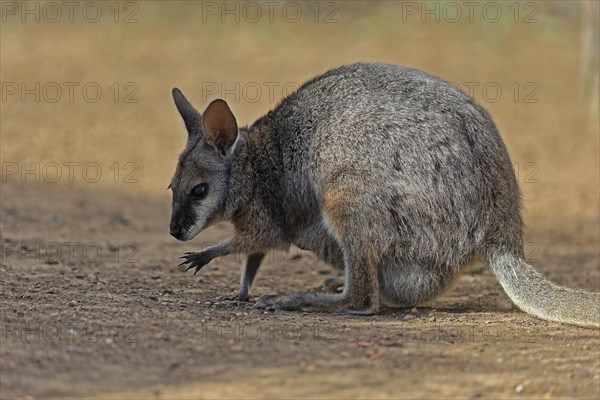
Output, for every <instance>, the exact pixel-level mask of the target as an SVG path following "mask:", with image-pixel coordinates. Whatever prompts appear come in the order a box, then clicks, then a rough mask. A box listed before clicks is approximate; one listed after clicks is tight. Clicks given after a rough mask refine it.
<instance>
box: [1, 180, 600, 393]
mask: <svg viewBox="0 0 600 400" xmlns="http://www.w3.org/2000/svg"><path fill="white" fill-rule="evenodd" d="M1 200H2V203H1V209H0V212H1V214H0V216H1V225H0V228H1V231H2V265H1V267H0V272H1V274H0V299H1V301H0V312H1V314H2V323H1V326H0V327H1V342H0V344H1V350H0V365H1V372H2V373H1V377H0V383H1V397H2V399H9V398H28V397H34V398H42V397H80V396H84V395H87V396H92V397H108V398H119V399H122V398H157V397H158V398H239V397H244V398H259V397H260V398H263V397H269V398H433V397H436V398H437V397H443V398H478V397H482V398H500V397H502V398H514V397H523V398H561V397H562V398H599V397H600V391H599V385H600V360H599V354H600V336H599V333H598V331H595V330H589V329H582V328H577V327H571V326H566V325H561V324H555V323H549V322H545V321H540V320H538V319H535V318H533V317H530V316H528V315H526V314H524V313H522V312H520V311H519V310H517V309H516V308H515V307H514V306H513V305H512V304H511V302H510V301H509V300H508V297H507V296H506V295H505V294H504V293H503V292H502V289H501V288H500V286H499V285H498V283H497V282H496V281H495V279H494V278H493V276H491V275H490V274H489V273H487V272H481V273H474V274H470V275H465V276H464V277H463V278H462V279H461V280H460V282H459V283H458V285H457V287H456V288H455V289H454V291H452V292H451V293H448V294H447V295H446V296H444V297H443V298H440V299H439V300H437V301H435V302H434V303H433V304H431V305H430V306H427V307H419V308H416V309H412V310H408V309H395V310H392V309H389V310H385V311H384V312H383V313H382V314H381V315H378V316H375V317H353V316H346V315H324V314H300V313H288V312H279V311H277V312H265V311H261V310H252V309H251V305H252V303H236V302H228V301H219V300H217V297H218V296H219V295H223V294H229V293H230V292H233V291H234V290H235V289H236V288H237V282H238V277H239V269H238V260H235V259H234V258H226V259H218V260H215V261H214V262H213V263H212V264H210V265H209V266H207V267H206V268H205V269H204V270H203V271H201V273H200V274H199V275H198V276H196V277H193V276H192V274H191V273H187V274H186V273H182V272H180V271H179V270H178V269H177V268H176V267H175V265H176V263H177V257H178V256H179V255H181V254H182V253H183V252H185V251H189V250H194V249H198V248H199V247H202V246H203V245H204V243H208V242H214V241H218V240H220V239H223V238H224V237H227V236H228V234H229V232H230V228H229V227H228V226H227V225H219V226H216V227H213V228H211V229H209V230H207V231H206V232H204V233H202V234H201V235H200V236H199V237H198V238H197V239H195V240H194V241H192V242H188V243H179V242H177V241H175V240H174V239H172V238H171V237H170V236H169V235H168V234H167V225H168V218H169V212H170V206H169V199H168V198H167V197H166V196H165V197H143V196H140V195H122V194H121V195H117V194H112V193H106V192H102V191H89V190H85V189H82V188H80V187H77V186H69V185H51V184H39V185H32V184H22V183H18V182H14V181H9V182H7V183H5V184H3V185H2V197H1ZM596 223H597V221H596ZM591 225H594V224H593V223H592V224H591ZM585 237H586V235H585V232H582V235H581V236H579V237H577V238H573V237H570V236H565V235H564V234H561V233H560V232H558V231H545V232H529V233H528V236H527V238H528V240H530V241H532V242H535V243H544V244H545V245H543V246H540V250H539V251H538V252H537V253H536V254H534V255H535V257H534V260H532V262H534V263H535V264H536V265H538V267H539V269H540V270H542V271H543V272H544V273H545V274H547V275H548V276H549V277H550V278H552V279H553V280H555V281H557V282H560V283H562V284H565V285H569V286H573V287H575V286H576V287H582V288H586V289H589V290H596V291H598V290H600V285H599V275H600V270H599V267H598V266H599V262H600V257H599V252H598V243H596V242H595V241H594V240H585V239H582V238H585ZM589 237H590V238H593V237H595V235H594V234H591V235H589ZM574 244H575V245H574ZM59 248H60V249H61V250H60V254H59V253H58V251H57V250H58V249H59ZM98 253H100V254H98ZM332 274H334V271H333V270H332V269H331V268H329V267H328V266H326V265H324V264H321V263H318V262H315V261H314V259H313V258H312V256H311V255H310V254H309V253H301V252H299V251H294V250H292V251H291V252H290V253H289V254H277V253H276V254H273V255H271V258H270V259H269V262H268V263H267V264H266V265H264V266H263V268H262V269H261V271H259V275H258V277H257V281H256V283H255V286H254V288H253V296H254V297H256V296H259V295H262V294H272V293H278V292H284V291H290V290H301V289H305V288H315V290H322V289H321V288H320V287H321V285H322V283H323V281H324V280H325V279H326V278H327V277H330V276H332Z"/></svg>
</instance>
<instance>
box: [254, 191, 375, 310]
mask: <svg viewBox="0 0 600 400" xmlns="http://www.w3.org/2000/svg"><path fill="white" fill-rule="evenodd" d="M346 198H347V197H346V196H344V195H343V194H342V193H340V192H339V191H335V192H333V193H332V192H330V193H328V194H326V196H325V201H324V210H323V214H324V218H325V222H326V224H327V225H328V227H329V230H330V231H331V234H332V236H333V237H334V238H335V240H337V242H338V243H339V244H340V248H341V250H342V253H343V254H344V272H345V286H344V291H343V292H342V293H341V294H333V295H332V294H323V293H313V292H297V293H289V294H284V295H279V296H263V297H261V298H260V299H259V300H258V302H257V303H256V304H255V307H256V308H265V307H268V306H272V307H274V308H276V309H281V310H290V311H292V310H297V311H305V312H351V313H353V314H361V315H371V314H375V313H377V312H378V311H379V281H378V277H377V263H378V259H377V257H376V256H375V254H377V253H376V251H374V249H371V248H370V247H369V241H368V240H367V239H366V238H363V237H362V236H361V235H360V232H364V231H365V229H364V224H363V223H362V222H361V219H360V218H361V217H360V215H359V214H357V213H356V212H352V210H353V208H352V205H353V204H349V202H347V201H346V200H345V199H346ZM349 200H350V201H352V202H354V201H355V200H356V199H352V198H349Z"/></svg>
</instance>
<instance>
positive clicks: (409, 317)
mask: <svg viewBox="0 0 600 400" xmlns="http://www.w3.org/2000/svg"><path fill="white" fill-rule="evenodd" d="M402 319H403V320H405V321H410V320H411V319H415V316H414V315H410V314H406V315H405V316H404V318H402Z"/></svg>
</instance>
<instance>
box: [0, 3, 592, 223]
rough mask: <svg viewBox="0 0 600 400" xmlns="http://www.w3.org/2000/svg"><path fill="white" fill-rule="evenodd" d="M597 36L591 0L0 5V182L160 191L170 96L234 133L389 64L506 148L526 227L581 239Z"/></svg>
mask: <svg viewBox="0 0 600 400" xmlns="http://www.w3.org/2000/svg"><path fill="white" fill-rule="evenodd" d="M56 4H58V5H59V6H58V7H57V6H56ZM598 37H599V33H598V3H597V2H596V1H587V2H585V1H584V2H562V1H559V2H521V3H510V4H508V3H504V2H485V1H484V2H475V3H474V5H471V6H466V5H464V4H462V3H457V2H444V1H437V2H392V1H389V2H376V1H375V2H374V1H352V2H350V1H349V2H328V1H323V2H306V3H303V2H285V1H280V2H275V3H273V4H271V5H270V3H261V2H250V3H244V2H187V1H181V2H177V1H174V2H168V4H167V2H160V1H157V2H120V3H98V2H91V3H85V2H78V3H77V6H75V7H73V8H72V9H70V8H69V7H66V6H64V5H60V3H43V2H41V3H40V2H31V3H21V2H3V3H2V27H1V46H2V49H1V71H0V76H1V81H2V103H1V117H2V118H1V120H0V131H1V135H2V136H1V145H2V146H1V157H2V162H3V180H5V179H12V178H15V177H16V178H17V179H21V180H26V181H33V180H34V179H35V173H33V174H30V175H27V176H21V173H22V172H24V171H25V170H26V169H27V168H30V169H34V170H35V168H38V178H39V179H40V180H42V181H44V180H46V181H55V180H56V181H57V183H65V184H71V183H74V184H81V185H87V186H90V187H91V188H93V189H95V190H96V189H97V190H119V191H122V190H133V191H144V192H147V193H149V194H152V195H154V194H156V195H162V196H165V195H167V193H166V191H165V187H166V185H167V183H168V182H169V179H170V177H171V175H172V173H173V171H174V166H175V162H176V158H177V156H178V154H179V152H180V151H181V150H182V148H183V146H184V144H185V132H184V130H183V128H182V124H181V122H180V120H179V116H178V115H177V114H176V111H175V108H174V106H173V104H172V100H171V96H170V89H171V88H172V87H173V86H178V87H180V88H182V90H183V91H184V93H186V95H187V96H188V97H189V98H190V99H191V100H192V101H193V102H194V103H195V105H196V106H197V108H199V109H203V108H204V107H205V106H206V104H207V103H208V102H210V100H212V99H214V98H217V97H222V98H225V99H226V100H227V101H228V102H229V103H230V105H231V107H232V109H233V111H234V112H235V114H236V116H237V118H238V122H239V123H240V125H242V124H249V123H252V122H253V121H254V120H255V119H257V118H258V117H260V116H261V115H262V114H264V113H266V112H267V111H268V110H269V109H271V108H272V107H273V106H274V105H276V103H277V102H278V101H279V100H280V99H281V98H282V97H283V96H285V94H286V93H288V92H290V91H292V90H293V89H295V88H297V87H298V86H299V85H300V84H301V83H302V82H303V81H305V80H307V79H309V78H311V77H313V76H315V75H317V74H319V73H322V72H324V71H326V70H327V69H330V68H333V67H336V66H339V65H342V64H347V63H352V62H358V61H364V62H386V63H393V64H399V65H404V66H409V67H413V68H418V69H422V70H424V71H427V72H430V73H432V74H434V75H437V76H440V77H442V78H444V79H446V80H448V81H451V82H453V83H454V84H455V85H457V86H459V87H460V88H461V89H463V90H464V91H465V92H467V93H469V94H471V95H472V96H473V97H475V99H476V100H478V101H479V102H480V103H481V104H482V105H483V106H485V107H486V108H487V109H488V110H489V111H490V113H491V115H492V116H493V117H494V119H495V121H496V123H497V125H498V127H499V129H500V132H501V134H502V135H503V137H504V140H505V141H506V143H507V145H508V148H509V151H510V154H511V157H512V160H513V162H514V163H515V169H516V171H517V174H518V176H519V180H520V183H521V187H522V189H523V193H524V200H525V210H526V221H527V223H528V225H537V224H543V223H545V222H544V221H548V220H552V223H553V224H554V223H556V222H555V220H560V219H563V217H564V220H565V222H567V221H568V224H567V225H568V226H570V227H571V228H570V229H577V228H576V227H577V223H584V222H578V221H579V220H581V221H586V220H587V221H594V220H597V217H598V209H599V190H598V189H599V186H598V182H599V176H598V170H599V168H598V165H599V158H598V157H599V155H598V154H599V150H598V143H599V141H598V137H599V136H598V132H599V125H598V114H599V113H598V92H599V90H598V85H599V83H598V69H599V64H598V48H599V44H598ZM6 163H9V164H6ZM35 163H39V166H38V167H36V166H35ZM49 163H50V164H49ZM52 163H58V164H59V165H60V172H61V173H62V176H61V177H60V178H58V179H55V176H56V170H57V168H56V165H54V164H52ZM65 163H67V165H65ZM68 163H73V164H68ZM77 163H79V164H78V165H77ZM88 163H93V165H88ZM96 164H97V165H96ZM15 168H16V169H17V170H16V171H15ZM44 168H46V170H44ZM69 168H72V169H71V170H69ZM98 170H100V173H101V175H102V176H101V177H100V178H99V179H96V175H97V172H98ZM69 172H72V174H71V175H72V179H68V178H69V176H68V173H69ZM88 175H90V176H88ZM70 181H73V182H70ZM115 181H116V182H115ZM92 183H93V185H92ZM567 225H565V226H567Z"/></svg>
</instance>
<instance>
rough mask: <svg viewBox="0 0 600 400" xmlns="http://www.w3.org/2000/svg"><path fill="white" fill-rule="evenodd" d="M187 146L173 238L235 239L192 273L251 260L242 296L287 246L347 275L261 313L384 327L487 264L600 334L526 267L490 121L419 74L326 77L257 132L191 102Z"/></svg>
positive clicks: (592, 297)
mask: <svg viewBox="0 0 600 400" xmlns="http://www.w3.org/2000/svg"><path fill="white" fill-rule="evenodd" d="M173 98H174V101H175V105H176V106H177V109H178V110H179V113H180V114H181V116H182V118H183V121H184V123H185V126H186V128H187V131H188V141H187V146H186V148H185V150H184V151H183V153H182V154H181V156H180V157H179V162H178V164H177V168H176V172H175V176H174V178H173V179H172V182H171V185H170V187H171V188H172V191H173V213H172V217H171V224H170V231H171V234H172V235H173V236H174V237H175V238H177V239H179V240H184V241H185V240H190V239H192V238H193V237H194V236H196V235H197V234H198V233H199V232H201V231H202V230H203V229H204V228H206V227H207V226H209V225H211V224H214V223H215V222H217V221H223V220H226V221H230V222H232V223H233V225H234V227H235V235H234V237H233V238H232V239H230V240H227V241H225V242H223V243H220V244H218V245H216V246H213V247H209V248H207V249H205V250H203V251H200V252H197V253H186V254H185V255H184V256H183V257H182V258H184V261H183V262H182V263H181V264H180V265H182V264H183V265H186V264H189V265H187V269H186V271H187V270H188V269H190V268H195V272H198V271H199V270H200V269H201V268H202V267H203V266H204V265H206V264H207V263H209V262H210V261H211V260H212V259H213V258H215V257H218V256H224V255H228V254H233V253H236V254H244V255H246V256H247V260H246V262H245V263H244V265H243V267H242V277H241V286H240V291H239V293H237V294H236V295H235V296H233V298H235V299H239V300H248V299H249V288H250V285H251V284H252V281H253V279H254V277H255V275H256V272H257V270H258V268H259V266H260V263H261V261H262V259H263V256H264V254H265V252H267V251H268V250H271V249H287V248H289V246H290V245H291V244H295V245H297V246H298V247H300V248H302V249H306V250H310V251H312V252H314V253H315V254H316V255H317V256H318V257H319V258H320V259H322V260H323V261H325V262H327V263H329V264H331V265H332V266H335V267H337V268H340V269H343V271H344V274H345V275H344V281H345V284H344V290H343V292H342V293H339V294H327V293H316V292H299V293H288V294H283V295H278V296H263V297H261V298H260V299H259V300H258V302H257V303H256V304H255V307H256V308H266V307H272V308H274V309H281V310H298V311H314V312H349V313H353V314H359V315H371V314H374V313H377V312H378V310H379V308H380V304H389V305H395V306H413V305H417V304H420V303H423V302H426V301H428V300H431V299H432V298H433V297H435V296H437V295H439V294H441V293H442V292H443V291H444V289H445V288H447V287H448V286H449V285H450V283H451V282H452V280H453V278H454V277H455V276H456V275H457V273H459V272H460V271H461V269H463V268H464V266H465V265H466V264H468V263H470V262H472V261H473V260H476V259H478V258H483V259H484V260H485V261H487V263H488V265H489V266H490V268H491V270H492V271H493V273H494V275H495V276H496V277H497V279H498V280H499V281H500V284H501V285H502V287H503V288H504V290H505V291H506V293H507V294H508V295H509V297H510V298H511V299H512V301H514V303H515V304H516V305H517V306H519V307H520V308H521V309H522V310H524V311H526V312H528V313H530V314H533V315H534V316H537V317H539V318H542V319H546V320H550V321H558V322H564V323H569V324H575V325H580V326H585V327H600V316H599V315H600V313H599V307H600V294H598V293H589V292H585V291H581V290H572V289H567V288H564V287H561V286H557V285H555V284H553V283H551V282H549V281H547V280H546V279H544V277H543V276H542V275H541V274H540V273H539V272H537V271H536V270H535V269H534V268H533V267H531V266H530V265H528V264H527V263H526V261H525V256H524V251H523V238H522V229H523V223H522V220H521V213H520V193H519V188H518V185H517V181H516V179H515V175H514V171H513V168H512V164H511V161H510V158H509V156H508V153H507V150H506V147H505V145H504V143H503V141H502V139H501V138H500V135H499V133H498V131H497V129H496V127H495V125H494V123H493V122H492V119H491V117H490V116H489V114H488V113H487V112H486V111H485V110H484V109H483V108H482V107H481V106H479V105H477V104H476V103H475V102H474V101H473V99H471V98H469V97H468V96H467V95H465V94H464V93H463V92H461V91H460V90H459V89H457V88H455V87H454V86H452V85H450V84H449V83H446V82H444V81H442V80H440V79H438V78H436V77H433V76H431V75H429V74H426V73H424V72H421V71H417V70H414V69H410V68H403V67H399V66H394V65H384V64H353V65H347V66H343V67H340V68H337V69H333V70H330V71H328V72H326V73H325V74H323V75H320V76H318V77H316V78H314V79H312V80H310V81H308V82H307V83H305V84H304V85H302V86H301V87H300V88H299V89H298V90H297V91H296V92H295V93H293V94H291V95H289V96H288V97H286V98H285V99H284V100H282V101H281V103H280V104H279V105H278V106H277V107H276V108H275V109H273V110H272V111H270V112H269V113H268V114H266V115H265V116H263V117H262V118H260V119H258V120H257V121H256V122H255V123H254V124H252V125H251V126H249V127H243V128H238V126H237V122H236V119H235V117H234V115H233V113H232V112H231V110H230V108H229V106H228V105H227V103H226V102H225V101H223V100H220V99H219V100H215V101H213V102H212V103H210V104H209V105H208V107H207V108H206V110H205V111H204V114H200V113H199V112H198V111H196V110H195V109H194V107H193V106H192V105H191V104H190V103H189V102H188V100H187V99H186V98H185V97H184V95H183V94H182V92H181V91H180V90H179V89H173Z"/></svg>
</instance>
